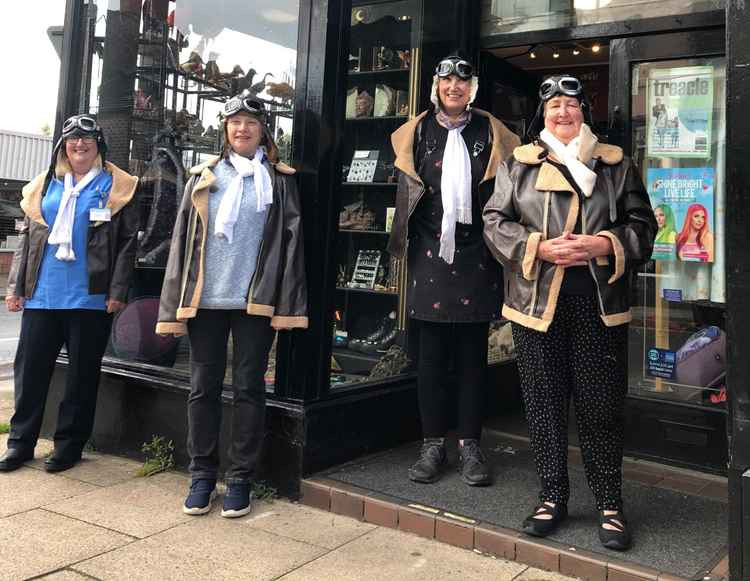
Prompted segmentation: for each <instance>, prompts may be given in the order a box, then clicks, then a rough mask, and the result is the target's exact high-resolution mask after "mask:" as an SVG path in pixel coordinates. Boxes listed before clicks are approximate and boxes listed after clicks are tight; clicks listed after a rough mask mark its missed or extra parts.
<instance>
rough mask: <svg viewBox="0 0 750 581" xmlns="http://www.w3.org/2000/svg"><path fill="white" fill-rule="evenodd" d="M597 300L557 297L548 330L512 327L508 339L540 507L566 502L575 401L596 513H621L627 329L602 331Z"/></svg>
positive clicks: (519, 326) (585, 464)
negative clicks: (512, 347)
mask: <svg viewBox="0 0 750 581" xmlns="http://www.w3.org/2000/svg"><path fill="white" fill-rule="evenodd" d="M597 300H598V299H597V298H596V296H577V295H560V297H559V299H558V304H557V310H556V312H555V318H554V320H553V322H552V324H551V325H550V327H549V329H548V331H547V332H546V333H541V332H539V331H534V330H531V329H528V328H526V327H523V326H521V325H518V324H516V323H513V326H512V328H513V340H514V341H515V344H516V351H517V354H518V367H519V372H520V376H521V388H522V392H523V400H524V405H525V407H526V418H527V421H528V425H529V434H530V436H531V446H532V449H533V451H534V459H535V462H536V469H537V473H538V474H539V479H540V481H541V486H542V490H541V492H540V494H539V498H540V500H541V501H542V502H544V501H549V502H556V503H557V502H559V503H563V504H567V502H568V498H569V496H570V483H569V481H568V407H569V401H570V398H571V396H572V398H573V403H574V405H575V413H576V424H577V425H578V435H579V440H580V444H581V452H582V454H583V461H584V467H585V470H586V478H587V480H588V483H589V486H590V487H591V490H592V492H593V493H594V497H595V498H596V507H597V510H619V509H621V508H622V441H623V417H622V416H623V405H624V401H625V394H626V391H627V332H628V326H627V325H618V326H616V327H607V326H605V325H604V323H603V322H602V320H601V318H600V316H599V307H598V303H597Z"/></svg>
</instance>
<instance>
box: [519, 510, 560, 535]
mask: <svg viewBox="0 0 750 581" xmlns="http://www.w3.org/2000/svg"><path fill="white" fill-rule="evenodd" d="M542 515H550V517H551V518H548V519H541V518H535V517H538V516H542ZM566 518H568V505H566V504H561V503H559V502H558V503H556V504H555V506H549V505H547V504H545V503H542V504H540V505H539V506H537V507H536V508H534V512H533V513H531V514H530V515H529V516H527V517H526V519H524V521H523V532H525V533H526V534H527V535H531V536H532V537H546V536H547V535H551V534H552V533H553V532H555V529H557V527H558V526H560V523H562V522H563V521H564V520H565V519H566Z"/></svg>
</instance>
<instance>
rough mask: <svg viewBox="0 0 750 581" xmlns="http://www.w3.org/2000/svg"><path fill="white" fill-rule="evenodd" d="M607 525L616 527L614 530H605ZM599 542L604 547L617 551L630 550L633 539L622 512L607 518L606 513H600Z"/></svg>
mask: <svg viewBox="0 0 750 581" xmlns="http://www.w3.org/2000/svg"><path fill="white" fill-rule="evenodd" d="M605 524H607V525H610V526H612V527H614V530H610V529H605V528H604V525H605ZM599 541H600V542H601V543H602V546H604V547H606V548H607V549H614V550H615V551H627V550H628V549H629V548H630V543H631V542H632V538H631V536H630V531H629V530H628V521H627V520H625V515H624V514H622V511H618V512H617V513H615V514H610V515H606V516H605V514H604V511H600V512H599Z"/></svg>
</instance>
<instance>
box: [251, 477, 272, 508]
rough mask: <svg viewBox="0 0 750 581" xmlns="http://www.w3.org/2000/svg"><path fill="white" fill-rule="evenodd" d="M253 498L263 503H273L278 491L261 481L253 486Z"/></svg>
mask: <svg viewBox="0 0 750 581" xmlns="http://www.w3.org/2000/svg"><path fill="white" fill-rule="evenodd" d="M253 496H254V497H255V498H257V499H258V500H261V501H263V502H269V503H270V502H273V501H274V499H276V498H277V497H278V491H277V490H276V489H275V488H273V487H272V486H269V485H268V484H266V483H265V482H263V481H262V480H261V481H259V482H255V483H254V484H253Z"/></svg>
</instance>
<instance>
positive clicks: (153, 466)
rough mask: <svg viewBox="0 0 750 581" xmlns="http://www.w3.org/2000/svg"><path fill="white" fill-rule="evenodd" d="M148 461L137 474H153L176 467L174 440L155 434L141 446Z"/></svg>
mask: <svg viewBox="0 0 750 581" xmlns="http://www.w3.org/2000/svg"><path fill="white" fill-rule="evenodd" d="M141 452H143V454H144V455H145V456H146V461H145V462H144V463H143V466H141V467H140V468H139V469H138V470H137V471H136V476H153V475H154V474H158V473H159V472H164V471H165V470H169V469H170V468H172V467H174V442H173V441H172V440H169V441H167V440H166V438H164V436H153V437H152V438H151V441H150V442H145V443H144V444H143V446H141Z"/></svg>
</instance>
